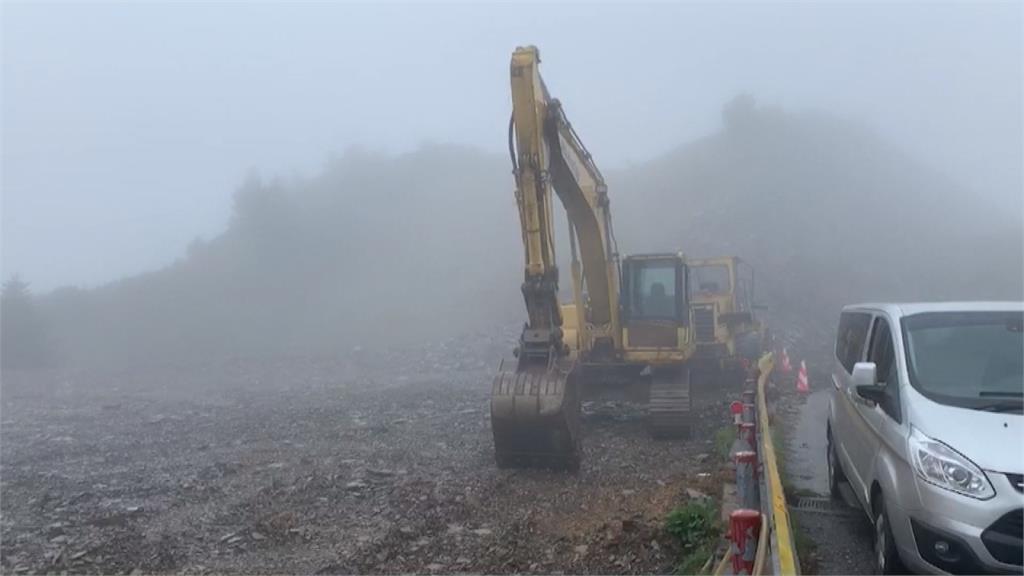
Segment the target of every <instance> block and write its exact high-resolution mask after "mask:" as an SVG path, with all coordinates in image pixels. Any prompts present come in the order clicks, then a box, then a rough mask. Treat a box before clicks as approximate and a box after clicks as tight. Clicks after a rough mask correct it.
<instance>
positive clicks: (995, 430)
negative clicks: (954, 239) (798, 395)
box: [826, 302, 1024, 574]
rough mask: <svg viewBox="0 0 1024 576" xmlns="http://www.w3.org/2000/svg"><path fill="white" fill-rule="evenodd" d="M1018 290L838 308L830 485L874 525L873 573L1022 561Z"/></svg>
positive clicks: (958, 569) (1023, 324)
mask: <svg viewBox="0 0 1024 576" xmlns="http://www.w3.org/2000/svg"><path fill="white" fill-rule="evenodd" d="M1022 335H1024V303H1017V302H1013V303H1010V302H971V303H959V302H951V303H920V304H863V305H857V306H847V307H846V308H843V311H842V314H841V316H840V320H839V330H838V335H837V338H836V358H835V365H834V368H833V370H832V383H833V386H834V389H833V391H832V398H831V401H830V403H829V415H828V428H827V431H826V433H827V434H828V458H827V460H828V473H829V485H830V488H831V489H832V493H833V495H835V496H838V495H839V494H840V482H843V481H848V482H849V483H850V487H851V488H852V490H853V493H854V494H855V495H856V497H857V499H858V500H859V501H860V504H861V506H862V507H863V509H864V511H865V512H866V513H867V514H868V516H869V517H870V518H871V520H872V522H873V524H874V527H875V562H876V564H877V565H876V569H877V572H878V573H880V574H884V573H896V572H899V571H900V570H902V569H903V568H904V567H906V568H910V569H912V570H915V571H920V572H934V573H943V572H950V573H969V574H978V573H986V572H997V573H999V572H1006V573H1016V574H1021V572H1022V570H1024V568H1022V564H1024V562H1022V557H1024V544H1022V540H1024V537H1022V533H1021V532H1022V520H1024V415H1022V412H1024V410H1022V408H1024V368H1022V366H1024V340H1022Z"/></svg>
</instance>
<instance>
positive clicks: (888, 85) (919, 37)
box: [2, 2, 1024, 289]
mask: <svg viewBox="0 0 1024 576" xmlns="http://www.w3.org/2000/svg"><path fill="white" fill-rule="evenodd" d="M1021 21H1022V20H1021V8H1020V5H1019V4H1017V3H1003V4H979V3H971V4H939V5H928V4H923V3H917V4H884V3H870V4H868V3H861V4H827V5H810V4H720V3H719V4H682V5H672V4H654V5H637V6H633V5H625V4H621V5H615V4H603V5H591V4H582V3H573V4H561V5H554V6H552V5H541V4H529V5H518V6H516V5H493V4H492V5H486V6H473V5H468V4H448V5H430V4H417V5H413V6H400V5H382V6H374V5H344V4H329V3H313V4H298V5H297V4H292V3H286V2H280V3H254V4H243V3H235V2H220V3H199V2H191V3H160V4H156V3H146V4H142V5H136V4H128V3H121V4H104V5H99V4H74V5H56V4H40V3H31V4H28V3H7V4H5V5H4V6H3V12H2V36H3V40H2V50H3V77H2V79H3V86H2V121H3V125H2V146H3V149H2V152H3V157H2V186H3V190H2V192H3V209H2V244H3V246H2V265H3V266H2V268H3V269H2V273H3V275H4V276H5V277H6V276H8V275H10V274H12V273H20V274H21V275H22V276H23V277H24V278H25V279H27V280H29V281H31V282H32V283H33V285H34V286H35V287H36V289H48V288H52V287H54V286H57V285H62V284H78V285H95V284H97V283H101V282H104V281H108V280H112V279H115V278H118V277H121V276H124V275H127V274H132V273H136V272H139V271H142V270H147V269H152V268H155V267H157V266H159V265H162V264H164V263H167V262H169V261H171V260H173V259H174V258H175V257H177V256H178V255H180V254H182V252H183V251H184V248H185V246H186V245H187V244H188V242H189V241H190V240H191V239H192V238H194V237H195V236H197V235H202V236H205V237H210V236H213V235H215V234H216V233H218V232H219V231H220V230H222V229H223V228H224V226H225V224H226V221H227V217H228V214H229V211H230V198H231V194H232V192H233V191H234V189H235V187H236V186H237V185H238V184H239V183H240V182H241V181H242V180H243V178H244V176H245V174H246V173H247V172H248V171H249V170H250V169H257V170H258V171H259V172H260V173H262V174H265V175H274V174H288V173H292V172H295V171H297V172H299V173H305V174H311V173H314V172H315V171H316V170H318V169H319V167H320V166H322V165H323V163H324V162H325V161H326V159H327V158H328V157H329V156H331V155H332V154H334V153H341V152H343V151H344V150H345V149H346V148H348V147H351V146H354V145H360V146H364V147H368V148H371V149H379V150H387V151H404V150H409V149H413V148H415V147H416V146H417V145H419V144H421V143H424V142H456V143H463V144H469V145H474V146H478V147H482V148H485V149H488V150H493V151H495V152H499V153H504V146H505V138H506V135H505V131H506V129H507V122H508V114H509V97H508V58H509V55H510V54H511V51H512V49H513V48H514V47H515V46H516V45H519V44H528V43H532V44H536V45H538V46H539V47H540V48H541V54H542V57H543V59H544V64H543V68H542V69H543V73H544V75H545V78H546V79H547V81H548V85H549V87H550V88H551V89H552V92H553V94H554V95H555V96H557V97H559V98H561V99H562V101H563V102H564V103H565V104H566V109H567V112H568V114H569V116H570V118H571V119H572V120H573V124H574V125H575V126H576V128H577V129H578V131H579V132H580V133H581V135H582V136H583V138H584V140H585V141H586V143H587V145H588V147H589V148H590V149H591V151H592V152H593V153H594V155H595V157H596V158H597V160H598V161H599V162H600V163H601V165H602V166H603V167H605V168H606V169H608V168H613V167H616V166H624V165H628V164H630V163H636V162H641V161H644V160H646V159H649V158H652V157H653V156H656V155H658V154H660V153H663V152H666V151H668V150H670V149H672V148H673V147H675V146H677V145H679V144H682V143H684V142H686V141H688V140H691V139H693V138H695V137H699V136H701V135H703V134H707V133H709V132H711V131H713V130H715V129H716V128H717V126H718V122H719V112H720V110H721V106H722V104H723V103H724V102H725V101H726V100H728V99H730V98H731V97H732V96H734V95H735V94H737V93H738V92H741V91H748V92H750V93H752V94H753V95H754V96H755V97H756V98H757V100H758V101H759V102H761V103H768V104H774V105H781V106H783V107H786V108H789V109H794V110H799V109H805V108H814V109H821V110H828V111H832V112H834V113H836V114H839V115H842V116H846V117H851V118H855V119H859V120H862V121H864V122H866V123H868V124H869V125H871V126H872V127H874V128H875V129H876V131H878V132H879V133H881V134H882V135H883V136H885V137H886V138H888V139H890V140H891V141H893V142H894V143H896V144H897V145H898V146H900V147H902V148H904V149H906V150H907V151H908V152H910V153H911V154H913V155H915V156H917V157H919V158H920V159H922V160H923V161H925V162H926V163H928V164H930V165H932V166H934V167H936V168H938V169H940V170H942V171H944V172H946V173H947V174H949V175H950V176H951V177H953V178H955V179H957V180H958V181H960V182H961V183H962V184H964V185H965V186H967V187H969V188H970V189H971V190H973V191H975V192H976V193H977V194H979V195H982V196H986V197H989V198H991V199H995V200H999V199H1006V198H1012V197H1014V195H1017V197H1019V195H1020V194H1021V158H1022V146H1021V131H1022V115H1021V105H1022V96H1021V94H1022V73H1021V68H1022V61H1021V51H1022V35H1021ZM505 192H507V191H493V193H496V194H498V193H505ZM481 193H487V191H481ZM1022 218H1024V216H1022Z"/></svg>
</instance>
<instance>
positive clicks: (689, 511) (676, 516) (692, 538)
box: [665, 500, 722, 574]
mask: <svg viewBox="0 0 1024 576" xmlns="http://www.w3.org/2000/svg"><path fill="white" fill-rule="evenodd" d="M665 531H666V532H668V533H669V535H671V536H672V537H673V538H674V539H675V540H676V542H677V543H678V544H679V547H680V548H681V549H682V559H681V560H680V563H679V565H678V566H677V567H676V573H677V574H696V573H697V572H699V571H700V569H701V568H703V566H704V564H705V563H706V562H707V561H708V558H710V557H711V554H712V552H713V551H714V549H715V544H717V541H718V538H719V536H720V534H721V532H722V526H721V524H720V523H719V520H718V507H717V506H716V505H715V503H714V502H713V501H711V500H693V501H690V502H687V503H686V504H684V505H682V506H678V507H677V508H676V509H675V510H673V511H672V512H671V513H669V515H668V520H667V521H666V522H665Z"/></svg>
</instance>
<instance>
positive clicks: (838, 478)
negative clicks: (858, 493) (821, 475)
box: [825, 428, 846, 500]
mask: <svg viewBox="0 0 1024 576" xmlns="http://www.w3.org/2000/svg"><path fill="white" fill-rule="evenodd" d="M827 436H828V448H827V449H826V454H825V460H826V463H827V465H828V491H829V493H830V494H832V497H833V498H835V499H836V500H841V499H842V498H843V494H842V492H841V491H840V490H839V484H840V483H841V482H845V481H846V474H845V473H843V465H842V464H840V463H839V455H838V454H837V453H836V445H835V441H833V440H832V429H831V428H829V430H828V435H827Z"/></svg>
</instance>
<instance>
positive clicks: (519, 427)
mask: <svg viewBox="0 0 1024 576" xmlns="http://www.w3.org/2000/svg"><path fill="white" fill-rule="evenodd" d="M580 372H581V371H580V369H579V367H578V366H577V364H576V363H575V362H573V361H571V360H562V361H560V362H558V363H555V364H554V365H552V366H550V367H548V366H544V365H530V364H527V365H526V366H524V365H523V363H520V365H519V366H518V367H517V368H516V369H515V370H501V369H499V371H498V375H497V376H496V377H495V378H494V388H493V390H492V393H491V430H492V432H493V433H494V457H495V460H496V461H497V464H498V467H499V468H509V467H540V468H555V469H567V470H577V469H578V468H579V464H580V452H581V443H580V401H579V382H578V380H579V374H580Z"/></svg>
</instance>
